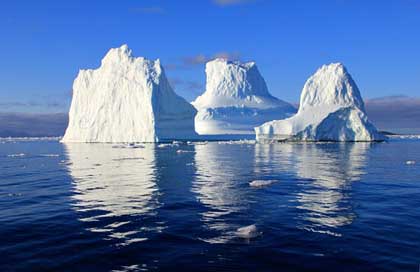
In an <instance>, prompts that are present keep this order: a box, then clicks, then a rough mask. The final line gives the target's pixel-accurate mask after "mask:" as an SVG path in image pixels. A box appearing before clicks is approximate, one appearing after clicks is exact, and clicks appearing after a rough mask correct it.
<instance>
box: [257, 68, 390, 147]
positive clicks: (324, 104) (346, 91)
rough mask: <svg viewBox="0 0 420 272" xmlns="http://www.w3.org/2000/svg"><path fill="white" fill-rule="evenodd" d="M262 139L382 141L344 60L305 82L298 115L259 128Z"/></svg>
mask: <svg viewBox="0 0 420 272" xmlns="http://www.w3.org/2000/svg"><path fill="white" fill-rule="evenodd" d="M255 132H256V137H257V140H258V141H260V142H264V141H273V140H297V141H379V140H384V136H383V135H382V134H380V133H379V132H378V131H377V130H376V128H375V127H374V126H373V125H372V124H371V123H370V122H369V121H368V118H367V115H366V112H365V106H364V103H363V99H362V97H361V95H360V92H359V89H358V88H357V86H356V83H355V82H354V81H353V79H352V77H351V76H350V74H349V73H348V72H347V69H346V68H345V67H344V66H343V65H342V64H341V63H333V64H330V65H324V66H322V67H321V68H320V69H318V71H317V72H316V73H315V74H314V75H312V76H311V77H310V78H309V79H308V80H307V81H306V83H305V86H304V87H303V90H302V94H301V97H300V107H299V110H298V112H297V114H296V115H294V116H292V117H290V118H287V119H283V120H275V121H271V122H268V123H265V124H263V125H262V126H259V127H256V128H255Z"/></svg>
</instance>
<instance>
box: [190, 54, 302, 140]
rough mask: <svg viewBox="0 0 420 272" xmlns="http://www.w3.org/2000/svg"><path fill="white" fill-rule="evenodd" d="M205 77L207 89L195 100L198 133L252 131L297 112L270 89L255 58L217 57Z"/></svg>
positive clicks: (247, 132)
mask: <svg viewBox="0 0 420 272" xmlns="http://www.w3.org/2000/svg"><path fill="white" fill-rule="evenodd" d="M206 77H207V80H206V91H205V92H204V93H203V94H202V95H201V96H199V97H197V99H196V100H195V101H193V102H192V104H193V105H194V107H196V108H197V110H198V113H197V115H196V117H195V129H196V131H197V132H198V133H199V134H213V135H214V134H253V133H254V131H253V128H254V127H255V126H258V125H261V124H263V123H265V122H267V121H269V120H273V119H281V118H286V117H289V116H291V115H292V114H294V113H295V112H296V109H295V108H294V107H293V106H292V105H291V104H289V103H286V102H284V101H282V100H279V99H277V98H275V97H274V96H272V95H271V94H270V93H269V92H268V88H267V85H266V83H265V81H264V78H263V77H262V76H261V74H260V72H259V71H258V68H257V65H256V64H255V62H248V63H240V62H232V61H228V60H225V59H221V58H219V59H215V60H213V61H210V62H208V63H207V64H206Z"/></svg>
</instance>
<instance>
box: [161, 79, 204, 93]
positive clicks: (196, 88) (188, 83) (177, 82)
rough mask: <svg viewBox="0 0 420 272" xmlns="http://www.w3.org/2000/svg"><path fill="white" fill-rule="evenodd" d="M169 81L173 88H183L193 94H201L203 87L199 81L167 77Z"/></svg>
mask: <svg viewBox="0 0 420 272" xmlns="http://www.w3.org/2000/svg"><path fill="white" fill-rule="evenodd" d="M169 83H170V84H171V86H172V87H173V88H174V89H175V90H184V91H188V92H192V93H194V94H201V93H202V92H203V88H204V86H203V85H202V84H201V83H200V82H197V81H192V80H183V79H181V78H169Z"/></svg>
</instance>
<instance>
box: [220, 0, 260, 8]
mask: <svg viewBox="0 0 420 272" xmlns="http://www.w3.org/2000/svg"><path fill="white" fill-rule="evenodd" d="M255 1H256V0H213V3H214V4H216V5H218V6H221V7H226V6H235V5H241V4H248V3H252V2H255Z"/></svg>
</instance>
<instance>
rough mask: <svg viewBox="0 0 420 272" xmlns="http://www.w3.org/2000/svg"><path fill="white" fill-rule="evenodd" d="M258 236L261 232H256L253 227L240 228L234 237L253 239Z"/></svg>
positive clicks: (255, 227)
mask: <svg viewBox="0 0 420 272" xmlns="http://www.w3.org/2000/svg"><path fill="white" fill-rule="evenodd" d="M259 235H261V232H259V231H258V229H257V226H255V225H250V226H246V227H242V228H239V229H237V230H236V236H238V237H241V238H244V239H251V238H255V237H257V236H259Z"/></svg>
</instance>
